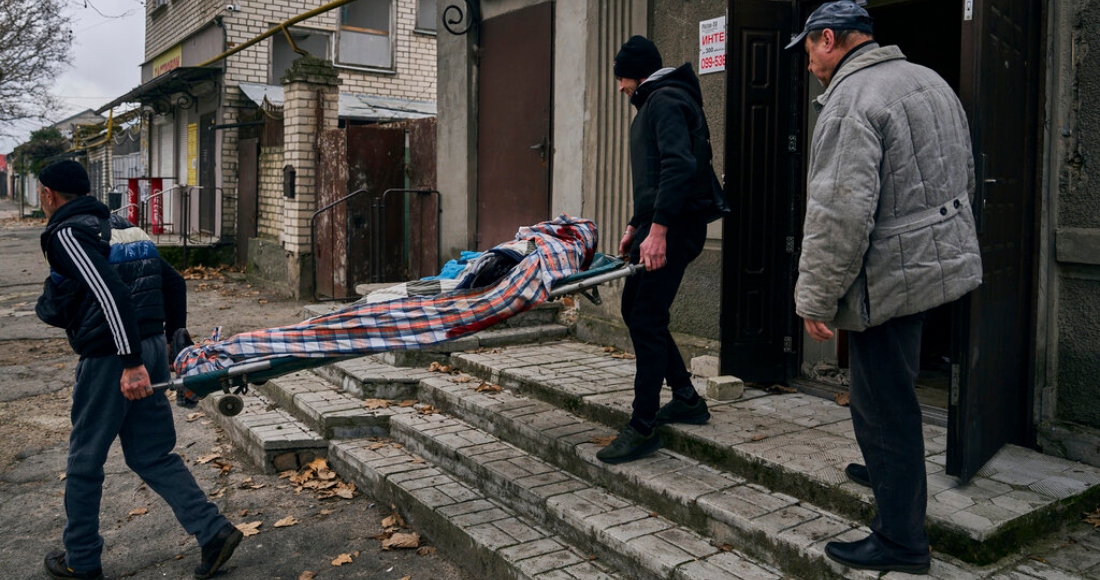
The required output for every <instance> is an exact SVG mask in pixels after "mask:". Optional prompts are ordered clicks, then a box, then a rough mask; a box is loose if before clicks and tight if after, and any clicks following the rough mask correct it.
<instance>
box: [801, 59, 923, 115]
mask: <svg viewBox="0 0 1100 580" xmlns="http://www.w3.org/2000/svg"><path fill="white" fill-rule="evenodd" d="M891 60H905V54H904V53H902V52H901V49H900V48H898V47H897V46H895V45H891V46H879V45H878V43H876V42H870V43H865V44H863V45H860V47H857V48H856V49H854V50H852V52H851V53H849V54H848V55H846V56H845V57H844V58H843V59H842V60H841V62H840V66H839V67H837V71H836V74H835V75H833V80H832V82H830V83H829V88H827V89H825V92H824V93H822V94H821V96H819V97H817V98H816V99H814V108H815V109H816V110H818V111H820V110H821V109H822V108H824V107H825V104H826V103H828V102H829V97H831V96H832V94H833V91H835V90H836V88H837V86H839V85H840V83H842V82H844V80H845V79H847V78H848V77H850V76H852V75H853V74H855V73H857V72H859V71H861V70H863V69H865V68H870V67H872V66H875V65H877V64H881V63H884V62H887V61H891Z"/></svg>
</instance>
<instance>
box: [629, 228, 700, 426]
mask: <svg viewBox="0 0 1100 580" xmlns="http://www.w3.org/2000/svg"><path fill="white" fill-rule="evenodd" d="M648 233H649V232H648V228H646V229H645V230H644V231H639V232H638V239H639V240H643V239H644V236H645V235H647V234H648ZM706 236H707V228H706V222H705V221H704V220H703V219H697V220H692V221H691V222H690V223H681V224H674V225H673V226H671V227H670V228H669V231H668V233H667V234H666V241H667V245H666V264H665V266H664V267H663V268H660V269H658V270H655V271H653V272H648V271H646V272H641V273H638V274H635V275H634V276H631V277H630V278H627V280H626V283H625V284H624V285H623V303H622V315H623V321H624V322H626V326H627V328H628V329H629V330H630V340H631V342H633V343H634V355H635V356H636V359H635V362H636V372H635V374H634V413H633V415H632V416H631V419H630V424H631V425H633V426H634V428H635V429H637V430H638V431H640V432H642V433H648V432H650V431H652V430H653V427H654V425H655V423H656V417H657V410H658V409H659V408H660V404H661V385H662V384H663V383H665V382H666V381H667V382H668V386H669V387H670V388H671V389H672V391H673V395H674V396H676V397H677V398H680V399H683V400H684V401H692V400H694V398H695V397H696V396H697V395H696V393H695V387H694V386H693V385H692V384H691V374H690V373H689V372H688V370H687V367H686V366H685V365H684V359H683V357H681V356H680V350H679V348H677V346H676V342H675V341H673V339H672V334H671V333H670V332H669V330H668V325H669V320H670V315H669V310H670V309H671V308H672V302H673V301H674V300H675V299H676V293H677V292H678V291H679V290H680V282H681V281H682V280H683V279H684V272H685V271H686V270H687V267H688V264H690V263H691V261H692V260H694V259H695V258H696V257H698V256H699V254H700V253H701V252H702V251H703V243H704V242H705V241H706ZM640 243H641V242H640V241H639V242H636V243H635V245H634V252H633V255H632V257H631V261H633V262H637V257H638V246H639V245H640Z"/></svg>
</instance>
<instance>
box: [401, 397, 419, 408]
mask: <svg viewBox="0 0 1100 580" xmlns="http://www.w3.org/2000/svg"><path fill="white" fill-rule="evenodd" d="M416 403H417V401H416V399H405V400H404V401H401V402H400V403H399V404H398V405H397V406H398V407H411V406H413V405H415V404H416Z"/></svg>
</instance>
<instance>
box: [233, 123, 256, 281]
mask: <svg viewBox="0 0 1100 580" xmlns="http://www.w3.org/2000/svg"><path fill="white" fill-rule="evenodd" d="M237 167H238V172H237V228H236V229H237V266H238V267H242V268H243V267H244V266H246V265H247V263H248V240H250V239H252V238H255V237H256V235H257V233H258V227H257V226H258V223H257V220H258V217H259V213H260V195H259V177H260V171H259V169H260V140H259V139H241V141H240V143H239V144H238V145H237Z"/></svg>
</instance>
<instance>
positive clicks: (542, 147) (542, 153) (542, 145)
mask: <svg viewBox="0 0 1100 580" xmlns="http://www.w3.org/2000/svg"><path fill="white" fill-rule="evenodd" d="M529 149H531V150H538V152H539V159H541V160H543V161H546V137H543V138H542V141H539V142H538V143H535V144H534V145H532V146H531V147H529Z"/></svg>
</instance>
